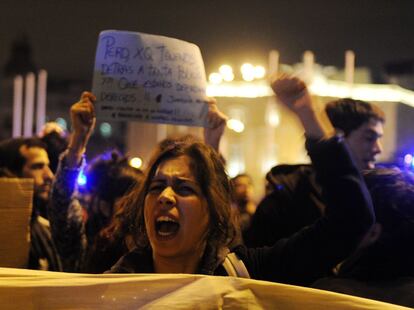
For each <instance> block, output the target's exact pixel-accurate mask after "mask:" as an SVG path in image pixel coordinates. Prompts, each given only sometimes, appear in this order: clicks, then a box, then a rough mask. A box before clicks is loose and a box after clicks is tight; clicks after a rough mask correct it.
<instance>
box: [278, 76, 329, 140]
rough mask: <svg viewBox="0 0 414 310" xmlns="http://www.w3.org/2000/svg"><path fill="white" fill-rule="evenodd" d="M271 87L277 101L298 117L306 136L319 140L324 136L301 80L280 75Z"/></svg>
mask: <svg viewBox="0 0 414 310" xmlns="http://www.w3.org/2000/svg"><path fill="white" fill-rule="evenodd" d="M271 87H272V89H273V91H274V92H275V94H276V97H277V99H278V100H279V101H280V102H281V103H282V104H284V105H285V106H286V107H288V108H289V109H290V110H292V111H293V112H294V113H295V114H296V115H297V116H298V117H299V119H300V121H301V123H302V125H303V127H304V129H305V133H306V135H307V136H309V137H312V138H316V139H320V138H323V137H324V136H325V135H326V134H325V130H324V129H323V127H322V125H321V122H320V121H319V119H318V117H317V116H316V113H315V110H314V106H313V102H312V99H311V97H310V95H309V92H308V89H307V87H306V84H305V83H304V82H303V81H302V80H301V79H299V78H297V77H293V76H290V75H287V74H281V75H278V76H277V77H276V78H275V79H274V80H273V81H272V82H271Z"/></svg>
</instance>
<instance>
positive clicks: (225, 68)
mask: <svg viewBox="0 0 414 310" xmlns="http://www.w3.org/2000/svg"><path fill="white" fill-rule="evenodd" d="M219 72H220V74H221V76H222V77H223V80H225V81H226V82H231V81H233V80H234V73H233V68H232V67H230V66H229V65H222V66H220V68H219Z"/></svg>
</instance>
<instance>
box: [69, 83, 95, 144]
mask: <svg viewBox="0 0 414 310" xmlns="http://www.w3.org/2000/svg"><path fill="white" fill-rule="evenodd" d="M95 100H96V97H95V96H94V95H93V94H92V93H90V92H87V91H85V92H83V93H82V95H81V97H80V100H79V101H78V102H76V103H74V104H73V105H72V107H71V108H70V118H71V121H72V131H73V133H74V134H79V135H86V136H89V135H90V134H91V132H92V130H93V129H94V127H95V122H96V119H95V107H94V106H93V102H94V101H95Z"/></svg>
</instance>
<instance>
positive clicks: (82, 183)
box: [76, 170, 88, 186]
mask: <svg viewBox="0 0 414 310" xmlns="http://www.w3.org/2000/svg"><path fill="white" fill-rule="evenodd" d="M87 181H88V180H87V179H86V175H85V174H84V173H83V170H81V172H80V173H79V175H78V179H77V180H76V182H77V183H78V185H79V186H85V185H86V182H87Z"/></svg>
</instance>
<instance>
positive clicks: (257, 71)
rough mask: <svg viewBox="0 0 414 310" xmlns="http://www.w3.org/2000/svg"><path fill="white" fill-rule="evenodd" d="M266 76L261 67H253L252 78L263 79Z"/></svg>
mask: <svg viewBox="0 0 414 310" xmlns="http://www.w3.org/2000/svg"><path fill="white" fill-rule="evenodd" d="M265 75H266V70H265V68H264V67H263V66H256V67H254V77H255V78H256V79H263V78H264V77H265Z"/></svg>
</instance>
